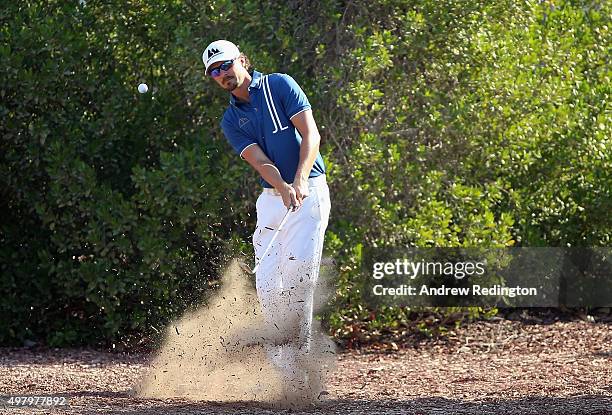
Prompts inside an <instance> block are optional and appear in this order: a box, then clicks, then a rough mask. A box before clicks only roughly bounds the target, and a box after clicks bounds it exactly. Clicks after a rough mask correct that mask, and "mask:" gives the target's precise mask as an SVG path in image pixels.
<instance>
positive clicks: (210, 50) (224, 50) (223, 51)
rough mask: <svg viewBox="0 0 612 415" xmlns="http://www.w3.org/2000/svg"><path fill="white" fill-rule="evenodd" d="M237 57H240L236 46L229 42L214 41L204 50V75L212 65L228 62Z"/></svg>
mask: <svg viewBox="0 0 612 415" xmlns="http://www.w3.org/2000/svg"><path fill="white" fill-rule="evenodd" d="M238 56H240V51H239V50H238V46H236V45H234V44H233V43H232V42H230V41H229V40H215V41H214V42H212V43H211V44H210V45H208V46H207V47H206V49H205V50H204V53H203V54H202V61H203V62H204V65H206V73H208V68H210V65H212V64H213V63H215V62H224V61H229V60H232V59H236V58H237V57H238Z"/></svg>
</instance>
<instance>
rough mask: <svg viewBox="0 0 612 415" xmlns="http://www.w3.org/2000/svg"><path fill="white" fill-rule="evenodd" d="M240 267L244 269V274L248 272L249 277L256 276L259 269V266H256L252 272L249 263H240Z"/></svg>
mask: <svg viewBox="0 0 612 415" xmlns="http://www.w3.org/2000/svg"><path fill="white" fill-rule="evenodd" d="M238 265H239V266H240V269H242V270H243V271H244V272H246V273H247V274H249V275H254V274H255V271H256V269H257V266H255V268H254V269H252V270H251V267H249V266H248V265H247V263H246V262H244V261H238Z"/></svg>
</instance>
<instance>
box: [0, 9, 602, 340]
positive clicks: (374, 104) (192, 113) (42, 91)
mask: <svg viewBox="0 0 612 415" xmlns="http://www.w3.org/2000/svg"><path fill="white" fill-rule="evenodd" d="M611 12H612V10H610V3H609V2H605V1H561V0H559V1H552V0H550V1H533V0H532V1H510V0H502V1H494V2H492V1H481V0H443V1H438V0H435V1H434V0H411V1H399V0H398V1H393V0H368V1H362V0H354V1H332V0H323V1H317V2H311V1H301V0H296V1H287V2H272V1H251V0H242V1H238V2H236V1H228V0H217V1H212V2H208V1H199V2H198V1H178V0H175V1H166V0H164V1H108V2H97V1H87V2H81V3H80V2H78V1H69V2H68V1H27V0H24V1H15V0H10V1H8V2H5V4H4V5H3V7H2V10H0V22H1V23H2V25H1V26H0V119H1V123H0V134H1V137H2V140H1V142H0V212H1V216H0V294H1V296H2V301H1V303H0V344H3V345H15V344H17V345H19V344H23V342H24V341H34V342H39V343H42V344H48V345H52V346H65V345H84V344H89V345H107V344H110V343H114V342H121V343H123V344H127V345H133V344H136V343H137V342H138V341H139V339H146V338H149V337H150V336H155V335H156V333H158V332H159V331H161V328H162V327H163V325H164V324H165V323H166V322H167V321H169V319H171V318H173V317H176V316H177V315H179V314H180V313H181V312H182V311H184V310H185V308H186V307H189V306H192V305H195V304H197V303H198V302H199V301H201V300H202V298H203V296H205V295H206V293H208V292H210V290H211V288H213V287H214V286H215V285H216V284H217V280H218V276H219V273H220V272H221V270H222V266H223V265H224V264H225V263H226V262H227V260H228V258H229V257H231V256H233V255H235V254H236V252H238V251H242V252H243V254H245V255H246V254H249V252H250V251H249V249H248V241H249V237H250V232H251V231H252V229H253V227H254V220H255V218H254V201H255V198H256V194H257V192H258V185H257V177H256V176H255V174H253V173H252V172H251V171H250V169H249V168H248V166H247V165H246V163H244V162H241V161H240V160H239V159H238V157H237V156H236V155H235V154H233V152H232V151H231V149H230V147H229V145H228V144H227V143H226V142H225V139H224V138H223V136H222V133H221V130H220V128H219V121H220V116H221V114H222V112H223V110H224V108H225V107H226V105H227V100H228V97H227V95H226V94H225V93H223V91H220V90H219V89H218V88H216V87H215V86H214V85H213V84H212V82H211V81H210V80H209V79H206V77H205V76H204V70H203V69H204V66H203V64H202V61H201V53H202V51H203V49H204V48H205V47H206V45H207V44H208V43H209V42H211V41H213V40H216V39H218V38H227V39H230V40H232V41H234V42H235V43H237V44H238V45H239V46H240V48H241V50H242V51H244V52H245V53H246V54H247V55H248V56H249V57H250V59H251V61H252V62H253V63H254V66H255V68H256V69H257V70H259V71H263V72H285V73H289V74H291V75H292V76H293V77H294V78H295V79H296V80H297V81H298V82H299V83H300V85H301V86H302V87H303V89H304V90H305V92H306V93H307V95H308V96H309V98H310V101H311V103H312V105H313V109H314V115H315V118H316V120H317V122H318V125H319V129H320V131H321V133H322V138H323V145H322V153H323V154H324V157H325V158H326V162H327V165H328V169H329V175H328V177H329V181H330V186H331V190H332V203H333V208H332V218H331V223H330V226H329V230H328V233H327V240H326V255H327V256H330V257H333V258H335V260H336V261H337V264H338V266H337V269H336V270H335V271H334V276H335V278H336V280H335V286H336V293H335V294H336V295H335V299H334V302H333V306H332V307H331V309H330V310H328V311H327V313H326V315H325V320H326V324H327V326H328V327H329V329H330V331H331V332H332V333H333V334H334V335H335V336H336V337H337V338H339V339H340V338H350V337H351V336H353V334H352V333H353V331H354V328H355V327H356V326H359V327H361V328H363V329H365V330H370V331H375V330H386V329H389V330H401V328H402V327H411V324H412V323H410V322H415V321H416V322H417V326H418V328H419V329H421V330H424V331H427V330H429V328H428V327H430V326H431V325H432V324H433V323H432V321H433V320H436V319H437V317H436V318H434V319H433V320H432V319H431V318H430V317H428V318H427V319H425V318H420V316H421V314H420V313H421V312H422V310H411V309H408V308H389V309H383V310H379V312H378V313H375V314H374V313H372V312H371V310H368V309H367V307H364V305H363V304H361V303H360V301H359V296H358V293H357V292H356V290H355V289H352V288H353V287H354V286H355V284H356V281H357V280H358V278H359V268H360V263H361V255H362V249H363V248H364V247H367V246H375V247H379V248H380V247H386V246H389V247H397V246H412V247H430V246H441V247H472V246H478V247H504V246H610V245H611V241H610V238H611V234H612V223H611V220H612V219H611V218H612V215H610V212H611V211H612V195H611V194H610V192H611V189H612V178H611V174H612V147H611V142H610V137H611V136H612V131H611V122H610V121H611V113H610V103H609V97H610V68H609V52H610V44H609V40H610V35H609V27H610V19H609V17H610V15H611ZM140 82H146V83H147V84H148V85H149V87H150V91H149V93H148V94H144V95H141V94H138V93H137V91H136V87H137V85H138V84H139V83H140ZM438 311H439V312H440V315H442V317H440V319H442V320H444V321H446V319H450V321H457V319H460V318H462V317H460V316H462V315H464V314H463V313H464V312H466V310H462V309H457V310H438ZM467 312H468V313H469V315H470V316H477V315H480V314H482V313H491V312H494V311H489V310H479V309H469V310H467Z"/></svg>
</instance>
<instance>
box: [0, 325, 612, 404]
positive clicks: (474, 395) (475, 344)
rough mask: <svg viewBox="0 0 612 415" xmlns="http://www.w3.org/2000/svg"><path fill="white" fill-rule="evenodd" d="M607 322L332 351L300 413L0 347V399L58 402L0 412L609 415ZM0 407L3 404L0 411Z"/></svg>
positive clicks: (115, 367)
mask: <svg viewBox="0 0 612 415" xmlns="http://www.w3.org/2000/svg"><path fill="white" fill-rule="evenodd" d="M611 329H612V324H610V323H598V322H594V323H593V322H583V321H573V322H555V323H553V324H525V323H524V322H517V321H508V320H502V319H499V320H497V321H492V322H478V323H474V324H472V325H469V326H468V327H466V328H461V329H458V330H455V331H454V332H452V333H451V334H450V336H448V338H446V339H443V340H423V341H419V342H414V343H413V344H412V345H411V346H409V347H407V348H403V349H400V350H398V351H392V352H389V351H377V350H374V349H372V348H370V349H362V350H357V351H354V350H353V351H346V352H342V353H340V354H339V356H338V367H337V370H336V371H335V372H334V373H333V375H332V376H331V377H330V379H328V385H327V390H328V392H329V395H325V396H324V398H326V399H325V401H324V402H322V403H321V404H319V405H318V406H317V407H312V408H308V409H304V410H290V409H284V410H278V409H273V408H270V407H267V406H265V405H262V404H254V403H250V402H238V403H219V402H189V401H185V400H183V399H179V398H175V399H165V400H155V399H142V398H137V397H135V396H134V394H133V392H132V390H133V387H134V385H135V384H137V382H138V380H139V379H140V378H141V377H142V376H143V374H144V373H145V372H146V370H147V367H148V364H149V363H150V362H151V361H152V356H151V355H126V354H113V353H106V352H101V351H93V350H55V349H52V350H28V349H0V395H3V396H4V400H6V396H7V395H13V396H16V395H21V396H24V395H25V396H42V395H45V396H46V395H53V396H60V397H66V398H67V400H68V402H69V405H68V406H67V407H55V408H45V407H42V406H38V407H35V408H26V407H13V406H8V405H6V404H0V413H7V414H32V413H52V414H64V413H66V414H77V413H79V414H98V413H104V414H151V415H152V414H271V413H313V414H422V415H424V414H440V415H442V414H534V415H536V414H537V415H543V414H568V415H576V414H612V330H611ZM3 405H4V406H3Z"/></svg>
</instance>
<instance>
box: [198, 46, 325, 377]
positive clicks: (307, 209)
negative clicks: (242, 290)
mask: <svg viewBox="0 0 612 415" xmlns="http://www.w3.org/2000/svg"><path fill="white" fill-rule="evenodd" d="M202 60H203V61H204V64H205V66H206V74H207V75H209V76H210V77H212V79H213V80H214V81H215V82H216V83H217V84H218V85H219V86H220V87H221V88H223V89H225V90H226V91H229V92H230V102H229V106H228V108H227V110H226V111H225V114H224V115H223V120H222V122H221V127H222V129H223V133H224V134H225V137H226V138H227V140H228V141H229V143H230V144H231V145H232V147H233V148H234V150H235V151H236V153H238V154H239V155H240V157H241V158H243V159H244V160H246V161H247V162H248V163H249V164H250V165H251V166H252V167H253V168H254V169H255V170H256V171H257V172H258V173H259V174H260V176H261V184H262V186H263V189H262V192H261V194H260V195H259V197H258V199H257V204H256V207H257V227H256V229H255V233H254V234H253V246H254V248H255V256H256V257H257V259H261V263H260V266H259V268H258V270H257V272H256V277H255V279H256V287H257V295H258V298H259V301H260V304H261V307H262V311H263V314H264V319H265V322H266V325H267V326H268V328H270V329H272V330H275V331H277V334H276V335H275V337H277V336H278V339H279V341H277V342H276V345H274V346H273V345H270V346H268V355H269V357H270V358H271V359H272V361H273V362H274V363H275V364H276V366H277V367H278V368H279V369H280V371H281V373H282V374H283V376H284V381H285V382H284V383H285V384H288V385H298V386H297V387H299V385H300V384H303V383H304V382H308V376H307V374H306V373H304V371H303V370H301V369H300V366H301V365H300V359H304V358H307V356H308V352H309V350H310V343H311V339H312V313H313V309H312V308H313V294H314V289H315V285H316V281H317V278H318V275H319V266H320V262H321V253H322V249H323V237H324V234H325V229H326V228H327V222H328V219H329V210H330V200H329V189H328V187H327V183H326V180H325V166H324V164H323V159H322V158H321V155H320V154H319V142H320V136H319V131H318V129H317V124H316V123H315V120H314V118H313V115H312V110H311V107H310V103H309V102H308V98H306V95H305V94H304V92H303V91H302V89H301V88H300V87H299V85H298V84H297V83H296V82H295V80H294V79H293V78H291V77H290V76H289V75H285V74H280V73H272V74H267V75H264V74H262V73H260V72H257V71H254V70H252V69H251V65H250V62H249V59H248V58H247V56H245V55H244V54H243V53H241V52H240V51H239V50H238V47H237V46H236V45H235V44H233V43H231V42H229V41H227V40H217V41H215V42H212V43H211V44H210V45H208V47H207V48H206V50H205V51H204V53H203V55H202ZM288 209H290V210H291V212H290V213H289V215H288V217H287V221H286V223H285V225H284V226H283V227H282V229H281V230H280V231H279V234H278V237H277V239H276V240H275V242H274V245H273V246H272V248H271V249H270V250H269V251H268V254H267V255H266V257H265V258H261V255H262V254H263V252H264V251H265V249H266V247H267V245H268V243H269V242H270V240H271V239H272V235H273V234H274V231H275V229H276V228H277V227H278V225H279V224H280V222H281V220H282V219H283V217H284V216H285V214H286V213H287V210H288ZM306 386H307V385H306Z"/></svg>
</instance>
